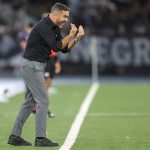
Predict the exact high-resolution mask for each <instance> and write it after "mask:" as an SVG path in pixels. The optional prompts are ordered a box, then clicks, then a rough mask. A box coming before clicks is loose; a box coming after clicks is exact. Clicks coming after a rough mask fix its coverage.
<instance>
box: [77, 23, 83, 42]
mask: <svg viewBox="0 0 150 150" xmlns="http://www.w3.org/2000/svg"><path fill="white" fill-rule="evenodd" d="M78 30H79V32H78V34H77V36H76V37H77V39H78V40H80V39H81V38H82V37H83V36H84V29H83V27H82V26H81V25H80V26H79V29H78Z"/></svg>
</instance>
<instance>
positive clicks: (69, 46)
mask: <svg viewBox="0 0 150 150" xmlns="http://www.w3.org/2000/svg"><path fill="white" fill-rule="evenodd" d="M78 41H79V40H78V39H77V38H75V39H74V40H72V41H71V42H70V43H69V44H68V49H71V48H73V47H74V46H75V44H77V43H78Z"/></svg>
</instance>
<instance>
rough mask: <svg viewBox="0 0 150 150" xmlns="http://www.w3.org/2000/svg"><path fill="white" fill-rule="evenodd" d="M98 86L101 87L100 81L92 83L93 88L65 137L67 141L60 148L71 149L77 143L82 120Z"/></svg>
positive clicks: (62, 149) (61, 149)
mask: <svg viewBox="0 0 150 150" xmlns="http://www.w3.org/2000/svg"><path fill="white" fill-rule="evenodd" d="M98 87H99V84H98V83H94V84H92V86H91V88H90V89H89V91H88V94H87V95H86V97H85V99H84V101H83V103H82V105H81V107H80V110H79V112H78V114H77V116H76V118H75V120H74V122H73V124H72V126H71V128H70V130H69V132H68V135H67V137H66V139H65V142H64V144H63V145H62V146H61V147H60V149H59V150H70V149H71V147H72V146H73V144H74V143H75V141H76V138H77V136H78V133H79V130H80V127H81V125H82V122H83V120H84V117H85V115H86V114H87V112H88V109H89V107H90V104H91V102H92V100H93V98H94V96H95V94H96V92H97V90H98Z"/></svg>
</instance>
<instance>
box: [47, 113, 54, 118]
mask: <svg viewBox="0 0 150 150" xmlns="http://www.w3.org/2000/svg"><path fill="white" fill-rule="evenodd" d="M47 115H48V118H54V117H55V114H54V113H52V112H50V111H48V112H47Z"/></svg>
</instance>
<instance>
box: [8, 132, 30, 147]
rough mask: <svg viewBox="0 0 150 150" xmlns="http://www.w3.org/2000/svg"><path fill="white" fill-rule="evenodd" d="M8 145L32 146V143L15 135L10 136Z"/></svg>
mask: <svg viewBox="0 0 150 150" xmlns="http://www.w3.org/2000/svg"><path fill="white" fill-rule="evenodd" d="M7 144H10V145H14V146H32V144H31V143H29V142H27V141H25V140H24V139H23V138H21V137H20V136H15V135H10V136H9V139H8V143H7Z"/></svg>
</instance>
